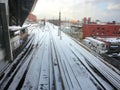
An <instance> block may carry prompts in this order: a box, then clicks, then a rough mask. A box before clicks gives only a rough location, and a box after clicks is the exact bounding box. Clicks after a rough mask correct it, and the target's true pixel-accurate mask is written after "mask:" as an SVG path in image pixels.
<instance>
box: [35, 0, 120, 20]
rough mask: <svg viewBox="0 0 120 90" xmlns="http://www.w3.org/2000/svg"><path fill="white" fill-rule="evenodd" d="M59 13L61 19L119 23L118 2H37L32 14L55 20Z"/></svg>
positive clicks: (108, 0) (70, 0)
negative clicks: (84, 19) (86, 18)
mask: <svg viewBox="0 0 120 90" xmlns="http://www.w3.org/2000/svg"><path fill="white" fill-rule="evenodd" d="M59 11H61V13H62V19H65V18H66V19H78V20H81V19H82V18H83V17H91V18H92V20H96V19H99V20H101V21H113V20H115V21H118V22H120V0H38V2H37V5H36V7H35V9H34V11H33V13H34V14H35V15H37V17H38V18H53V17H54V18H57V17H58V13H59Z"/></svg>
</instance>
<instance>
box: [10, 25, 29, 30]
mask: <svg viewBox="0 0 120 90" xmlns="http://www.w3.org/2000/svg"><path fill="white" fill-rule="evenodd" d="M28 26H29V25H24V26H22V27H21V26H9V30H10V31H17V30H21V29H24V28H26V27H28Z"/></svg>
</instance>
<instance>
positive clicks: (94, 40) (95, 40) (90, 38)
mask: <svg viewBox="0 0 120 90" xmlns="http://www.w3.org/2000/svg"><path fill="white" fill-rule="evenodd" d="M86 39H88V40H90V41H93V42H96V43H98V44H104V42H102V41H99V40H97V39H94V38H92V37H86Z"/></svg>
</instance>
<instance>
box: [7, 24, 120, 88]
mask: <svg viewBox="0 0 120 90" xmlns="http://www.w3.org/2000/svg"><path fill="white" fill-rule="evenodd" d="M32 33H34V34H35V37H34V38H35V39H34V49H33V51H32V52H31V54H30V55H29V56H28V57H27V59H26V61H25V62H24V64H23V65H22V66H21V68H20V69H19V70H18V71H17V73H16V75H15V76H14V78H13V79H12V81H11V83H10V84H9V85H8V86H9V87H7V89H8V90H15V89H17V90H18V89H21V90H114V89H120V75H119V74H118V73H116V72H114V71H113V70H111V69H110V68H109V67H108V66H106V65H105V64H104V63H103V62H101V61H100V60H99V59H98V58H96V57H95V56H93V55H92V54H90V53H89V52H88V51H86V50H85V49H84V48H83V47H82V46H80V45H78V44H77V43H76V42H75V41H73V40H72V39H71V38H70V37H69V36H67V35H65V34H64V33H61V36H62V38H61V39H60V36H58V27H57V26H53V25H52V24H50V23H46V26H45V27H44V26H43V27H39V26H36V28H34V29H33V31H32Z"/></svg>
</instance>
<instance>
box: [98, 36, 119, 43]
mask: <svg viewBox="0 0 120 90" xmlns="http://www.w3.org/2000/svg"><path fill="white" fill-rule="evenodd" d="M98 39H99V40H103V41H106V42H111V43H118V42H120V38H118V37H108V38H101V37H98Z"/></svg>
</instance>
